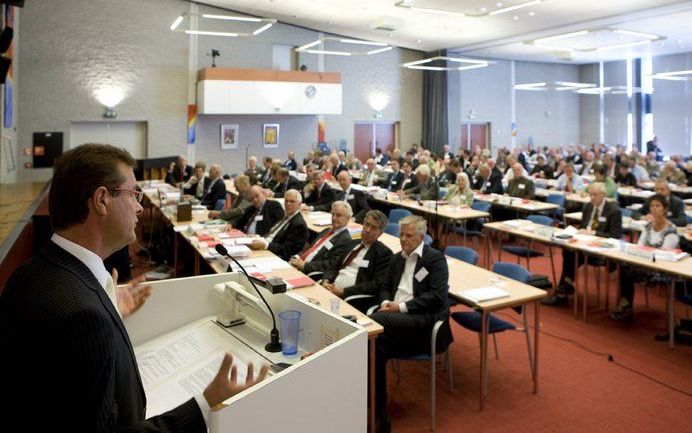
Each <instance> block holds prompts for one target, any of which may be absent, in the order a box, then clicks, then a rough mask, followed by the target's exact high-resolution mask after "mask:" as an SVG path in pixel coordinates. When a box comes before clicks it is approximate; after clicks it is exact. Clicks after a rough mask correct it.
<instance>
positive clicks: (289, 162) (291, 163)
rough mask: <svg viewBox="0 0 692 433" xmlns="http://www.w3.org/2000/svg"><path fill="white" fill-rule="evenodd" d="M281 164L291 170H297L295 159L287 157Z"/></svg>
mask: <svg viewBox="0 0 692 433" xmlns="http://www.w3.org/2000/svg"><path fill="white" fill-rule="evenodd" d="M283 166H284V167H286V168H287V169H289V170H293V171H296V170H298V163H297V162H296V160H295V159H287V160H286V161H284V165H283Z"/></svg>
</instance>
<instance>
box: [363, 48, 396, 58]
mask: <svg viewBox="0 0 692 433" xmlns="http://www.w3.org/2000/svg"><path fill="white" fill-rule="evenodd" d="M392 48H394V47H392V46H389V47H384V48H378V49H376V50H372V51H368V52H367V53H365V54H367V55H368V56H369V55H371V54H379V53H384V52H385V51H389V50H391V49H392Z"/></svg>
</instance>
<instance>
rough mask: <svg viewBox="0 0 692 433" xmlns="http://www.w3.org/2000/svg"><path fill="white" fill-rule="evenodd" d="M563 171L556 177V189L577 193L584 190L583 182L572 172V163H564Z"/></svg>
mask: <svg viewBox="0 0 692 433" xmlns="http://www.w3.org/2000/svg"><path fill="white" fill-rule="evenodd" d="M562 170H563V173H562V174H561V175H560V177H558V178H557V189H558V190H559V191H564V192H566V193H567V194H572V193H577V192H581V191H583V190H584V182H583V181H582V179H581V176H579V175H578V174H576V173H575V172H574V166H573V165H572V163H569V162H568V163H567V164H565V166H564V168H563V169H562Z"/></svg>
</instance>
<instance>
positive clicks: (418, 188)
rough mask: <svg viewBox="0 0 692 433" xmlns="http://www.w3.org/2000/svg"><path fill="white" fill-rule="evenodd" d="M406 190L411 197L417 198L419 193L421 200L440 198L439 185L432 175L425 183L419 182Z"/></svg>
mask: <svg viewBox="0 0 692 433" xmlns="http://www.w3.org/2000/svg"><path fill="white" fill-rule="evenodd" d="M407 186H408V185H407ZM404 192H405V193H406V195H407V196H408V197H409V198H416V196H418V195H420V199H421V200H437V199H438V198H439V186H438V185H437V182H435V179H433V178H432V177H430V178H429V179H428V182H426V183H425V184H422V183H420V182H418V183H416V185H415V186H413V187H411V188H406V189H405V190H404Z"/></svg>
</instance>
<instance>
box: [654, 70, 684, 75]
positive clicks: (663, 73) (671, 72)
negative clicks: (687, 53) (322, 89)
mask: <svg viewBox="0 0 692 433" xmlns="http://www.w3.org/2000/svg"><path fill="white" fill-rule="evenodd" d="M656 75H665V76H671V75H673V76H675V75H692V69H687V70H685V71H670V72H659V73H657V74H656Z"/></svg>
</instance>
